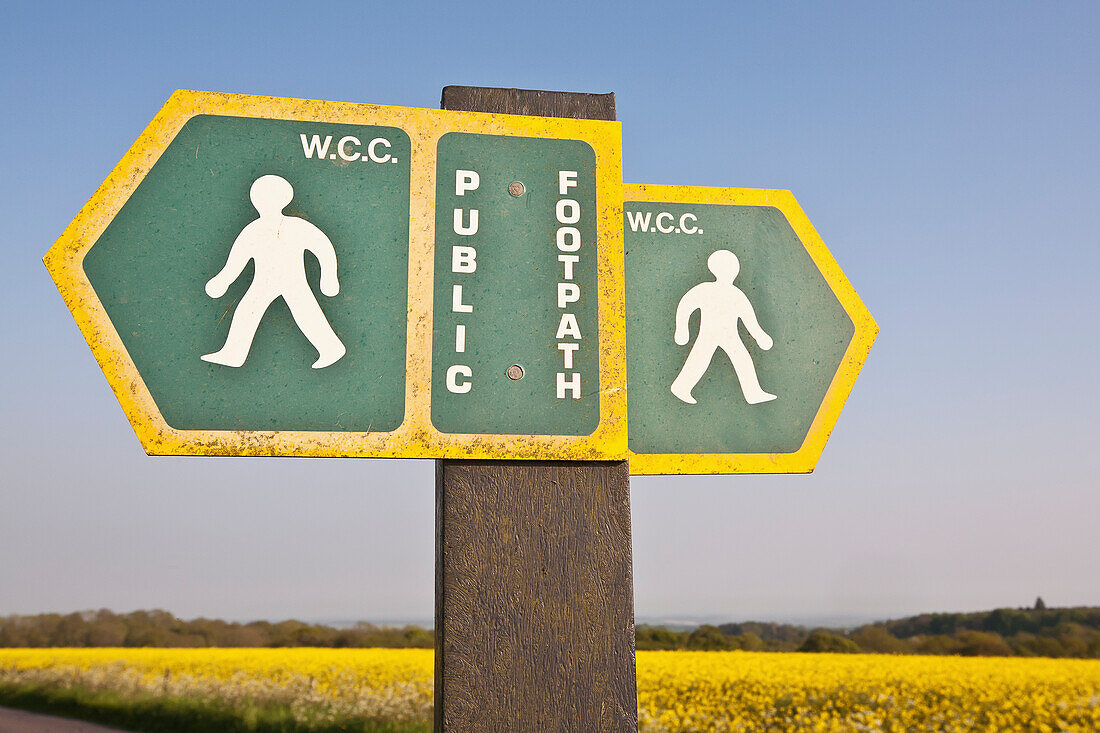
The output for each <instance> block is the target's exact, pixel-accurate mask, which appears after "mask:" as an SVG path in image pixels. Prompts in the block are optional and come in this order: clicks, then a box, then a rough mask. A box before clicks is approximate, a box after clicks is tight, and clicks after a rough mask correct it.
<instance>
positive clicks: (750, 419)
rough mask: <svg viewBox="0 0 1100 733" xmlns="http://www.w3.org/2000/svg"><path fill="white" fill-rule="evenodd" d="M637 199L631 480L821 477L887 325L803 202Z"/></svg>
mask: <svg viewBox="0 0 1100 733" xmlns="http://www.w3.org/2000/svg"><path fill="white" fill-rule="evenodd" d="M624 188H625V191H624V198H625V204H624V210H623V214H624V227H625V249H626V329H627V338H626V341H627V380H628V388H629V395H628V400H627V404H628V428H627V432H628V436H629V437H628V444H629V448H630V470H631V473H635V474H661V473H800V472H808V471H812V470H813V467H814V465H815V464H816V463H817V459H818V457H819V456H820V455H821V451H822V449H823V448H824V446H825V441H826V440H827V438H828V436H829V433H830V432H831V431H832V428H833V426H834V425H835V424H836V419H837V416H838V415H839V414H840V410H841V408H842V407H843V404H844V400H845V399H846V398H847V396H848V393H849V392H850V391H851V389H852V385H853V383H854V382H855V378H856V375H857V374H858V373H859V370H860V367H861V366H862V365H863V362H864V360H865V359H866V358H867V353H868V351H869V350H870V348H871V344H872V343H873V342H874V339H875V335H876V334H877V332H878V327H877V325H876V324H875V321H874V319H873V318H872V317H871V314H870V313H869V312H868V311H867V309H866V307H864V305H863V303H862V301H860V299H859V296H858V295H856V292H855V290H854V289H853V288H852V286H851V285H850V284H849V283H848V280H847V278H845V277H844V273H842V272H841V270H840V267H839V266H838V265H837V263H836V261H835V260H834V259H833V257H832V255H830V254H829V251H828V250H827V249H826V247H825V244H824V243H823V242H822V241H821V238H820V237H819V236H818V234H817V232H816V231H815V230H814V228H813V225H812V224H810V221H809V220H808V219H807V218H806V215H805V214H804V213H803V212H802V209H801V207H799V205H798V202H797V201H795V199H794V197H793V196H792V195H791V194H790V193H789V192H787V191H769V190H753V189H724V188H699V187H679V186H625V187H624Z"/></svg>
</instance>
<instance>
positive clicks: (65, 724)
mask: <svg viewBox="0 0 1100 733" xmlns="http://www.w3.org/2000/svg"><path fill="white" fill-rule="evenodd" d="M0 733H119V730H118V728H104V727H103V726H102V725H95V724H94V723H85V722H84V721H83V720H70V719H69V718H55V717H54V716H52V715H39V714H38V713H25V712H23V711H22V710H12V709H11V708H0Z"/></svg>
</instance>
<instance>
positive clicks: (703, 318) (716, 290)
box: [672, 249, 776, 405]
mask: <svg viewBox="0 0 1100 733" xmlns="http://www.w3.org/2000/svg"><path fill="white" fill-rule="evenodd" d="M707 267H708V268H710V271H711V272H712V273H714V278H715V279H714V281H713V282H705V283H700V284H698V285H696V286H695V287H693V288H692V289H691V290H689V291H687V292H686V293H684V297H682V298H680V303H679V305H677V306H676V332H675V333H674V334H673V338H674V339H675V341H676V343H677V344H679V345H680V346H684V345H686V344H687V342H688V319H689V318H691V314H692V313H694V312H695V311H696V310H698V311H699V335H698V336H697V337H696V338H695V343H694V344H693V345H692V347H691V352H690V353H688V357H687V360H686V361H685V362H684V366H683V368H682V369H680V374H679V375H678V376H677V377H676V379H675V380H674V381H673V382H672V394H674V395H676V396H677V397H678V398H680V399H681V400H683V401H684V402H686V403H688V404H689V405H694V404H695V398H694V397H692V396H691V390H692V389H694V388H695V385H696V384H698V383H699V380H700V379H702V378H703V374H705V373H706V371H707V369H709V368H710V362H711V359H713V358H714V352H715V351H717V350H718V349H722V351H724V352H726V356H728V357H729V360H730V361H731V362H733V370H734V371H735V372H736V373H737V380H738V381H739V382H740V383H741V392H742V393H743V394H744V395H745V401H746V402H748V403H749V404H750V405H756V404H759V403H761V402H768V401H770V400H774V399H775V398H776V396H775V395H773V394H771V393H770V392H765V391H764V390H763V388H762V387H761V386H760V380H759V379H757V377H756V367H755V365H754V364H753V363H752V356H751V355H750V354H749V350H748V349H746V348H745V344H744V343H743V342H742V341H741V334H740V333H738V331H737V322H738V320H740V321H742V322H743V323H744V324H745V328H747V329H748V331H749V333H750V334H751V335H752V337H753V338H754V339H756V343H758V344H760V348H762V349H764V351H767V350H768V349H770V348H771V347H772V337H771V336H769V335H768V334H766V333H765V332H764V329H763V328H761V327H760V323H759V322H758V321H757V320H756V312H755V311H754V310H753V308H752V304H751V303H750V302H749V299H748V297H747V296H746V295H745V294H744V293H743V292H741V289H740V288H738V287H737V286H735V285H734V284H733V281H734V279H736V277H737V273H738V272H740V270H741V263H739V262H738V261H737V255H735V254H734V253H733V252H730V251H729V250H727V249H720V250H718V251H717V252H714V253H713V254H711V256H710V257H709V258H707Z"/></svg>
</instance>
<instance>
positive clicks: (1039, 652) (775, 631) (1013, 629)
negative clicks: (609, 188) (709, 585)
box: [636, 598, 1100, 659]
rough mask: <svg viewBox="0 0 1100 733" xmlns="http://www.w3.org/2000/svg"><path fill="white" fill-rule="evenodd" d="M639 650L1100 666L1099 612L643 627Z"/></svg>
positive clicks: (1039, 608)
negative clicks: (1072, 660) (847, 623)
mask: <svg viewBox="0 0 1100 733" xmlns="http://www.w3.org/2000/svg"><path fill="white" fill-rule="evenodd" d="M636 641H637V646H638V649H699V650H721V649H743V650H745V651H799V652H850V653H858V652H865V653H878V654H955V655H961V656H1004V657H1009V656H1021V657H1082V658H1094V659H1100V608H1093V607H1079V608H1047V607H1046V605H1045V604H1044V603H1043V602H1042V599H1041V598H1040V599H1038V600H1037V601H1036V604H1035V607H1034V608H1028V609H1024V608H1020V609H1013V608H998V609H996V610H994V611H983V612H980V613H930V614H922V615H920V616H911V617H909V618H904V619H900V620H897V621H884V622H878V623H873V624H867V625H865V626H860V627H859V628H856V629H827V628H821V629H808V628H806V627H803V626H791V625H787V624H774V623H759V622H748V623H739V624H722V625H720V626H710V625H706V626H700V627H698V628H696V629H693V630H691V631H673V630H670V629H666V628H663V627H657V626H639V627H638V629H637V632H636Z"/></svg>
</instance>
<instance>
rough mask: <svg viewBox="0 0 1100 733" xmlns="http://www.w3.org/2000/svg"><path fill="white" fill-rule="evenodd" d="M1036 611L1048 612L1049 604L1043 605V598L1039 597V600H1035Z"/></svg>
mask: <svg viewBox="0 0 1100 733" xmlns="http://www.w3.org/2000/svg"><path fill="white" fill-rule="evenodd" d="M1035 610H1036V611H1045V610H1047V604H1045V603H1043V597H1042V596H1039V597H1038V598H1036V599H1035Z"/></svg>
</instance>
